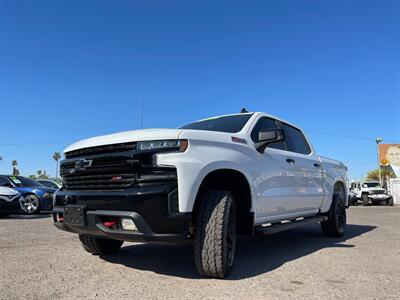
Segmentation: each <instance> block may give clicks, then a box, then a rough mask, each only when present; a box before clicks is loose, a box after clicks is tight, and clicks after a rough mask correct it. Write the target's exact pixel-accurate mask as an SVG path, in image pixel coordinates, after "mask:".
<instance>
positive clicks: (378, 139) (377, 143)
mask: <svg viewBox="0 0 400 300" xmlns="http://www.w3.org/2000/svg"><path fill="white" fill-rule="evenodd" d="M382 141H383V139H382V138H379V137H378V138H376V139H375V142H376V158H377V161H378V173H379V183H380V185H381V186H382V177H381V163H380V161H379V143H380V142H382Z"/></svg>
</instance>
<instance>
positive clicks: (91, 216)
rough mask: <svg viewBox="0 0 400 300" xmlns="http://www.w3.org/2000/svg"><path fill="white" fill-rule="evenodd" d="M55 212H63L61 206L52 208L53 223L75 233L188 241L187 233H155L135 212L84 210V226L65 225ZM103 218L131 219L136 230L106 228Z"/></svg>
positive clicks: (174, 241) (153, 240) (141, 240)
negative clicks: (58, 219)
mask: <svg viewBox="0 0 400 300" xmlns="http://www.w3.org/2000/svg"><path fill="white" fill-rule="evenodd" d="M57 214H64V209H63V208H54V210H53V219H54V225H55V226H56V227H57V228H59V229H61V230H65V231H68V232H73V233H77V234H89V235H93V236H98V237H106V238H110V239H115V240H122V241H128V242H156V243H157V242H158V243H174V244H175V243H183V242H186V241H189V238H188V234H187V233H155V232H154V231H153V230H152V229H151V228H150V226H149V224H147V222H146V221H145V219H144V218H143V216H141V215H140V214H138V213H136V212H127V211H110V210H96V211H88V212H86V218H85V220H86V223H85V225H84V226H79V225H69V224H68V225H67V224H65V223H61V222H59V221H57ZM104 218H107V219H121V218H128V219H131V220H133V222H134V223H135V225H136V227H137V229H138V230H137V231H128V230H123V229H112V228H108V227H106V226H105V225H104V224H103V220H104Z"/></svg>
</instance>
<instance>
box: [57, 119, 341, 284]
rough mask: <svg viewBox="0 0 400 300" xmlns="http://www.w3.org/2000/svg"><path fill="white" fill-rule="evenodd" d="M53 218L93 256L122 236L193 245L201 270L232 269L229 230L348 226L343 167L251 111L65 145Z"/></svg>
mask: <svg viewBox="0 0 400 300" xmlns="http://www.w3.org/2000/svg"><path fill="white" fill-rule="evenodd" d="M64 153H65V157H66V159H65V160H63V161H62V162H61V167H60V174H61V176H62V180H63V185H62V188H61V189H60V190H58V191H57V192H56V194H55V197H54V205H55V206H54V210H53V217H54V221H55V223H54V224H55V225H56V226H57V227H58V228H59V229H62V230H66V231H69V232H73V233H77V234H79V238H80V240H81V242H82V244H83V247H84V248H85V249H86V250H87V251H89V252H91V253H94V254H112V253H116V252H117V251H118V250H119V249H120V247H121V245H122V243H123V241H145V242H146V241H147V242H158V243H160V242H165V243H178V242H181V241H191V242H192V243H193V247H194V260H195V264H196V267H197V270H198V271H199V273H200V274H202V275H205V276H211V277H224V276H226V275H227V274H229V272H230V271H231V269H232V266H233V263H234V257H235V246H236V234H237V233H240V234H246V235H250V236H252V235H266V234H270V233H275V232H277V231H281V230H284V229H290V228H293V227H297V226H302V225H306V224H310V223H314V222H321V225H322V230H323V232H324V233H325V234H326V235H328V236H341V235H342V234H343V232H344V229H345V224H346V210H345V208H347V207H348V196H347V188H346V182H347V177H346V167H345V166H344V165H343V164H342V163H341V162H338V161H335V160H332V159H328V158H324V157H321V156H319V155H317V153H316V152H315V150H314V148H313V147H312V145H311V143H310V142H309V140H308V139H307V138H306V136H305V135H304V133H303V132H302V131H301V130H300V129H299V128H298V127H296V126H294V125H292V124H290V123H288V122H286V121H284V120H281V119H279V118H276V117H273V116H271V115H268V114H265V113H261V112H257V113H240V114H233V115H225V116H220V117H214V118H209V119H205V120H201V121H197V122H194V123H191V124H188V125H185V126H182V127H181V128H179V129H147V130H136V131H128V132H121V133H116V134H111V135H105V136H99V137H94V138H90V139H86V140H83V141H79V142H77V143H75V144H72V145H71V146H69V147H67V148H66V149H65V151H64Z"/></svg>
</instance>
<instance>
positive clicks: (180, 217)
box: [53, 183, 191, 243]
mask: <svg viewBox="0 0 400 300" xmlns="http://www.w3.org/2000/svg"><path fill="white" fill-rule="evenodd" d="M175 190H176V183H175V184H172V183H164V184H156V185H154V184H152V185H140V186H135V187H132V188H130V189H126V190H109V191H93V190H90V191H89V190H88V191H71V190H70V191H63V190H59V191H57V192H56V194H55V197H54V198H55V199H54V204H55V206H54V209H53V219H54V224H55V226H56V227H57V228H59V229H61V230H65V231H69V232H73V233H78V234H90V235H94V236H99V237H108V238H111V239H117V240H123V241H132V242H137V241H139V242H140V241H150V242H167V243H168V242H171V243H176V242H179V241H186V240H188V235H189V225H190V220H191V215H190V214H188V213H183V214H182V213H177V212H176V211H174V208H173V207H174V206H175V205H173V203H172V204H171V203H170V202H171V198H170V195H171V193H173V192H174V191H175ZM173 200H174V201H176V199H173ZM66 205H82V206H84V207H85V212H84V214H85V224H84V226H80V225H70V224H68V225H67V224H65V223H64V222H60V218H59V217H60V216H61V217H63V216H64V208H65V206H66ZM171 210H173V211H171ZM121 218H129V219H131V220H133V222H134V223H135V225H136V227H137V229H138V230H137V231H128V230H123V229H120V228H118V229H112V228H108V227H106V226H105V225H104V221H105V220H110V219H113V220H121Z"/></svg>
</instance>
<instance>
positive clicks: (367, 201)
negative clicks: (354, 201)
mask: <svg viewBox="0 0 400 300" xmlns="http://www.w3.org/2000/svg"><path fill="white" fill-rule="evenodd" d="M361 199H362V205H363V206H367V205H368V203H369V198H368V195H367V194H363V195H362V196H361Z"/></svg>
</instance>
